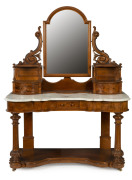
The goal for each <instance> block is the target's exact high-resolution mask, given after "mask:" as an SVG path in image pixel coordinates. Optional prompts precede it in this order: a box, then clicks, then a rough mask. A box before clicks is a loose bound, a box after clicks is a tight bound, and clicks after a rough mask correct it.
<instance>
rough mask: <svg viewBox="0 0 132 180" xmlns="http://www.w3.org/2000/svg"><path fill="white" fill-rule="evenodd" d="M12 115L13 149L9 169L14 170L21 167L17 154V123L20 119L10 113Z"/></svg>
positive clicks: (15, 114) (16, 114)
mask: <svg viewBox="0 0 132 180" xmlns="http://www.w3.org/2000/svg"><path fill="white" fill-rule="evenodd" d="M12 114H13V115H12V116H11V119H12V121H13V122H12V125H13V149H12V151H11V153H10V155H11V158H10V167H11V168H12V170H13V171H14V170H16V168H20V167H21V162H20V153H19V134H18V124H19V123H18V121H19V119H20V116H19V115H18V113H12Z"/></svg>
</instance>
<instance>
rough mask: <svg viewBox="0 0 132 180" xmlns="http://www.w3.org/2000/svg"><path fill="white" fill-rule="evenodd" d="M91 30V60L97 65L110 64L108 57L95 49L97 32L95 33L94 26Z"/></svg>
mask: <svg viewBox="0 0 132 180" xmlns="http://www.w3.org/2000/svg"><path fill="white" fill-rule="evenodd" d="M93 28H94V31H93V34H92V46H93V52H94V58H93V60H94V61H96V62H97V63H99V64H108V63H110V62H111V59H110V58H109V55H108V54H107V53H105V52H104V50H102V51H101V50H99V49H98V48H97V45H96V39H97V38H98V37H99V32H98V31H96V27H95V26H94V27H93Z"/></svg>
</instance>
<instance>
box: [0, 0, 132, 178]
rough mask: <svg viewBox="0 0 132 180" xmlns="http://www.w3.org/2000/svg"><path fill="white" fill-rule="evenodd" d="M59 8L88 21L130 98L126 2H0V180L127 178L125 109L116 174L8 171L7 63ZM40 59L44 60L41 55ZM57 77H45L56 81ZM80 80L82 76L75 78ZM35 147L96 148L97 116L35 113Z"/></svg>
mask: <svg viewBox="0 0 132 180" xmlns="http://www.w3.org/2000/svg"><path fill="white" fill-rule="evenodd" d="M61 6H74V7H76V8H78V9H80V10H81V11H82V12H84V14H85V15H86V17H87V19H88V20H91V21H92V26H94V25H95V26H96V27H97V30H98V31H99V32H100V37H99V38H98V40H97V44H98V47H99V49H101V50H102V49H104V50H105V52H107V53H108V54H109V56H110V57H111V58H112V60H115V61H116V62H117V63H122V64H123V68H122V78H123V91H124V92H126V93H127V94H128V95H130V96H131V90H132V86H131V82H132V63H131V62H132V57H131V56H132V53H131V49H132V20H131V18H132V4H131V0H124V1H123V0H107V1H106V0H89V1H88V0H32V1H30V0H22V1H20V0H19V1H18V0H11V1H10V0H3V1H0V45H1V47H0V50H1V51H0V59H1V60H0V145H1V147H0V166H1V167H0V179H6V178H7V179H10V180H12V179H13V180H15V179H19V180H21V179H29V178H30V179H38V178H40V179H45V180H51V179H52V180H53V179H57V180H59V179H63V180H67V179H76V180H80V179H83V180H84V179H97V178H98V179H100V178H101V179H106V178H107V179H115V178H116V179H119V178H120V179H132V173H131V172H132V170H131V169H132V167H131V164H132V152H131V150H132V138H131V137H132V134H131V127H132V119H131V109H132V106H131V102H129V109H130V111H129V112H127V113H124V119H123V120H122V147H123V148H122V149H123V151H124V152H125V155H124V156H125V160H126V163H125V167H124V168H123V171H122V172H120V171H118V170H115V169H110V168H98V167H93V166H89V165H79V164H51V165H45V166H41V167H37V168H31V169H18V170H16V171H15V172H12V170H11V169H10V168H9V164H8V161H9V157H10V155H9V153H10V151H11V149H12V125H11V119H10V114H9V113H7V112H6V102H5V100H4V98H5V96H6V95H7V94H8V93H10V92H11V91H12V78H13V69H12V64H13V63H18V61H20V60H22V59H23V58H24V57H25V55H26V54H27V53H28V52H29V50H31V49H32V50H34V49H35V48H36V46H37V39H36V37H35V36H34V33H35V32H36V31H37V27H38V26H40V25H41V26H42V21H43V20H46V19H47V17H48V16H49V14H50V13H51V12H52V11H53V10H54V9H56V8H58V7H61ZM42 59H43V57H42ZM58 79H59V78H48V80H49V81H57V80H58ZM75 79H76V80H78V81H85V80H87V78H75ZM20 115H21V117H22V118H21V119H20V125H19V128H20V131H19V134H20V147H22V137H23V115H22V114H20ZM112 116H113V114H111V137H112V146H114V119H113V117H112ZM34 136H35V147H63V148H65V147H73V148H75V147H80V148H81V147H99V136H100V113H92V112H46V113H34Z"/></svg>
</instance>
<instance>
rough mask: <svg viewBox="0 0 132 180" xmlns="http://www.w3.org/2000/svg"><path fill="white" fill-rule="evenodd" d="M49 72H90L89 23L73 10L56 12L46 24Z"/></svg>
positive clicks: (47, 66) (47, 65)
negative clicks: (85, 22)
mask: <svg viewBox="0 0 132 180" xmlns="http://www.w3.org/2000/svg"><path fill="white" fill-rule="evenodd" d="M46 53H47V55H46V70H47V72H46V73H47V74H87V73H88V24H84V21H83V19H82V17H81V16H80V15H79V14H78V13H76V12H75V11H71V10H63V11H60V12H58V13H56V14H55V15H54V16H53V18H52V19H51V21H50V24H47V26H46Z"/></svg>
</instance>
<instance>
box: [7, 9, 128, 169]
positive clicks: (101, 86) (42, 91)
mask: <svg viewBox="0 0 132 180" xmlns="http://www.w3.org/2000/svg"><path fill="white" fill-rule="evenodd" d="M35 36H36V37H37V39H38V46H37V48H36V49H35V50H34V51H32V50H31V51H30V52H29V53H28V54H27V55H26V56H25V58H24V59H23V61H20V62H19V63H18V64H13V69H14V78H13V91H12V93H10V94H9V95H8V96H7V97H6V101H7V112H10V113H12V116H11V119H12V121H13V122H12V125H13V149H12V151H11V153H10V155H11V158H10V167H11V168H12V169H13V170H16V169H17V168H22V167H23V168H25V167H36V166H40V165H44V164H48V163H84V164H91V165H94V166H99V167H112V168H117V169H120V170H121V169H122V168H123V167H124V158H123V151H122V149H121V120H122V118H123V116H122V113H123V112H126V111H128V100H129V97H128V95H126V94H125V93H123V92H122V79H121V68H122V65H121V64H117V63H116V62H115V61H112V60H111V59H110V57H109V55H108V54H107V53H105V52H104V51H103V50H102V51H101V50H99V49H98V47H97V45H96V39H97V38H98V36H99V33H98V32H97V31H96V27H94V29H93V33H92V40H91V21H88V20H87V18H86V16H85V15H84V14H83V13H82V12H81V11H80V10H78V9H76V8H74V7H68V6H65V7H61V8H58V9H56V10H54V11H53V12H52V13H51V14H50V15H49V17H48V19H47V21H44V22H43V41H42V33H41V27H38V31H37V32H36V33H35ZM91 44H92V48H93V53H94V58H93V60H94V61H95V63H94V64H93V65H92V66H91ZM42 45H43V59H44V61H43V67H42V65H41V63H40V60H41V58H40V53H41V49H42ZM91 67H92V77H91ZM42 70H43V72H44V73H43V74H44V77H64V78H63V79H61V80H60V81H58V82H55V83H51V82H48V81H47V80H46V79H45V78H42V76H43V74H42ZM71 77H91V78H90V79H89V80H88V81H86V82H83V83H80V82H76V81H75V80H73V79H72V78H71ZM47 111H94V112H101V136H100V148H90V149H89V148H59V149H54V148H51V149H49V148H34V136H33V112H47ZM111 112H112V113H115V115H114V116H113V117H114V119H115V146H114V148H111V137H110V113H111ZM19 113H24V137H23V148H19V133H18V124H19V119H20V116H19ZM56 118H57V117H56ZM80 121H81V120H80Z"/></svg>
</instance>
